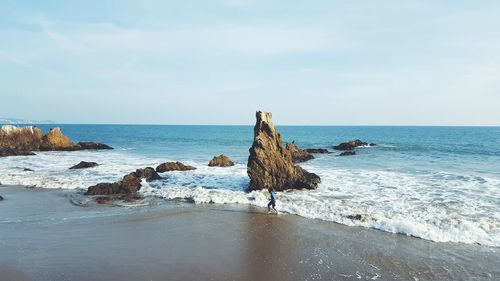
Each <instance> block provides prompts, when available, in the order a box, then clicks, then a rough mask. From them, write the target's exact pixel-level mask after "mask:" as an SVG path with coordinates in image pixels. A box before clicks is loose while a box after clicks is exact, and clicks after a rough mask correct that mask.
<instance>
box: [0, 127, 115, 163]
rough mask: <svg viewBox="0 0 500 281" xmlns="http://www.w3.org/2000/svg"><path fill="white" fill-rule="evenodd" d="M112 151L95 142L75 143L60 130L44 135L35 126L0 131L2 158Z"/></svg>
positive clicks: (8, 128)
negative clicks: (86, 151)
mask: <svg viewBox="0 0 500 281" xmlns="http://www.w3.org/2000/svg"><path fill="white" fill-rule="evenodd" d="M83 149H112V148H111V147H110V146H109V145H106V144H102V143H95V142H80V143H78V144H75V143H73V142H72V141H71V140H70V139H69V138H68V137H67V136H65V135H64V134H63V133H62V131H61V129H60V128H54V129H51V130H50V131H49V132H47V134H45V135H43V134H42V130H40V129H39V128H37V127H35V126H27V127H16V126H11V125H5V126H2V128H1V129H0V157H2V156H20V155H35V154H34V153H33V151H40V150H42V151H48V150H63V151H73V150H83Z"/></svg>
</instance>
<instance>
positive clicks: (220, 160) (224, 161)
mask: <svg viewBox="0 0 500 281" xmlns="http://www.w3.org/2000/svg"><path fill="white" fill-rule="evenodd" d="M208 166H210V167H229V166H234V162H233V161H231V159H229V157H227V156H226V155H224V154H221V155H219V156H214V158H212V160H210V162H208Z"/></svg>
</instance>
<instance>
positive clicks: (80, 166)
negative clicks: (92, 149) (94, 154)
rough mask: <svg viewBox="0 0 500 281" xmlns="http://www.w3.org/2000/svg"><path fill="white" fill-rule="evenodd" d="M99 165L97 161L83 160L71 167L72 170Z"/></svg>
mask: <svg viewBox="0 0 500 281" xmlns="http://www.w3.org/2000/svg"><path fill="white" fill-rule="evenodd" d="M97 166H99V164H97V163H96V162H85V161H81V162H80V163H78V164H76V165H74V166H72V167H71V168H70V170H74V169H86V168H93V167H97Z"/></svg>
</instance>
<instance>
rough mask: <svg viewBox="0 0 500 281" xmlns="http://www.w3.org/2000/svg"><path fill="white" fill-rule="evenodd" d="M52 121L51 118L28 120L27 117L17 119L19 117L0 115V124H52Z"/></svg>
mask: <svg viewBox="0 0 500 281" xmlns="http://www.w3.org/2000/svg"><path fill="white" fill-rule="evenodd" d="M54 123H55V122H54V121H51V120H45V121H40V120H28V119H19V118H5V117H0V124H5V125H14V124H54Z"/></svg>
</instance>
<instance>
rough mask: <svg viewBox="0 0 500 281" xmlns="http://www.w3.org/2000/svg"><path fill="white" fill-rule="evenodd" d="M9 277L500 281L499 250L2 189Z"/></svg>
mask: <svg viewBox="0 0 500 281" xmlns="http://www.w3.org/2000/svg"><path fill="white" fill-rule="evenodd" d="M0 191H1V194H2V196H3V197H4V198H5V200H4V201H2V202H0V276H2V280H3V281H10V280H37V281H38V280H41V281H44V280H76V281H78V280H359V279H361V280H495V279H496V278H498V277H499V276H500V270H499V269H498V266H497V265H498V264H499V262H500V254H499V253H498V249H497V248H492V247H484V246H480V245H467V244H460V243H435V242H429V241H426V240H423V239H418V238H414V237H409V236H404V235H398V234H390V233H386V232H381V231H377V230H372V229H366V228H362V227H349V226H344V225H340V224H336V223H331V222H324V221H319V220H311V219H305V218H301V217H298V216H294V215H288V214H280V215H278V216H276V215H268V214H266V212H265V210H263V209H260V208H256V207H247V206H242V205H213V204H205V205H195V204H190V203H185V202H175V201H170V202H167V201H164V200H162V199H150V200H149V204H150V205H149V206H147V207H117V206H106V205H91V206H88V207H79V206H75V205H73V204H71V202H70V200H69V199H70V198H71V196H73V194H74V193H75V192H74V191H63V190H41V189H27V188H24V187H20V186H16V187H12V186H8V187H6V186H2V187H1V188H0Z"/></svg>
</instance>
